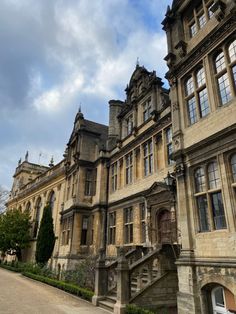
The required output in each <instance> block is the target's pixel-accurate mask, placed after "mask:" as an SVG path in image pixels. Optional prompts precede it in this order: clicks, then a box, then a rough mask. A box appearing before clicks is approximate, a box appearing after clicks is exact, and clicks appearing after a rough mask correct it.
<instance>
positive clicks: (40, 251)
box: [35, 205, 55, 265]
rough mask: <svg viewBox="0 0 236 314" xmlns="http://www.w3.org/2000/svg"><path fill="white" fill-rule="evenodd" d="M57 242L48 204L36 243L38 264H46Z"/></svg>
mask: <svg viewBox="0 0 236 314" xmlns="http://www.w3.org/2000/svg"><path fill="white" fill-rule="evenodd" d="M54 244H55V234H54V230H53V219H52V213H51V208H50V206H49V205H46V206H45V208H44V211H43V217H42V219H41V223H40V227H39V232H38V238H37V243H36V252H35V260H36V263H37V264H41V265H45V264H46V263H47V262H48V260H49V258H50V257H51V255H52V252H53V248H54Z"/></svg>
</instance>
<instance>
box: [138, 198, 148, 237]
mask: <svg viewBox="0 0 236 314" xmlns="http://www.w3.org/2000/svg"><path fill="white" fill-rule="evenodd" d="M139 210H140V240H141V241H140V242H141V243H145V242H146V224H147V219H146V214H147V209H146V206H145V203H144V202H143V203H140V204H139Z"/></svg>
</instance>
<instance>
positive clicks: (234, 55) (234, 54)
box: [229, 40, 236, 62]
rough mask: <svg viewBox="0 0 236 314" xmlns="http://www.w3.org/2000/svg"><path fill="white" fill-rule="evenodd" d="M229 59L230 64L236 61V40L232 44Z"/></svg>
mask: <svg viewBox="0 0 236 314" xmlns="http://www.w3.org/2000/svg"><path fill="white" fill-rule="evenodd" d="M229 57H230V62H233V61H235V60H236V40H234V41H233V42H232V44H230V46H229Z"/></svg>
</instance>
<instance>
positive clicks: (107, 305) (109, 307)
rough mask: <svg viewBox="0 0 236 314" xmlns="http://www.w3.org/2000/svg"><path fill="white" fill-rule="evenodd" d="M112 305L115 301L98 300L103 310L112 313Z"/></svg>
mask: <svg viewBox="0 0 236 314" xmlns="http://www.w3.org/2000/svg"><path fill="white" fill-rule="evenodd" d="M114 305H115V303H113V302H111V301H109V300H107V299H105V300H101V301H99V302H98V306H99V307H101V308H103V309H104V310H107V311H109V312H110V313H113V311H114Z"/></svg>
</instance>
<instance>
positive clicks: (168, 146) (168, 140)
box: [164, 126, 174, 166]
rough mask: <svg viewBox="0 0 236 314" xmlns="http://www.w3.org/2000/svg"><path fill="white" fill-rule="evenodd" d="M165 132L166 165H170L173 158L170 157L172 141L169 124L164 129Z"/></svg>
mask: <svg viewBox="0 0 236 314" xmlns="http://www.w3.org/2000/svg"><path fill="white" fill-rule="evenodd" d="M164 132H165V141H166V160H167V165H168V166H171V165H173V163H174V160H173V159H171V157H172V154H173V141H172V127H171V126H169V127H168V128H166V129H165V130H164Z"/></svg>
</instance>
